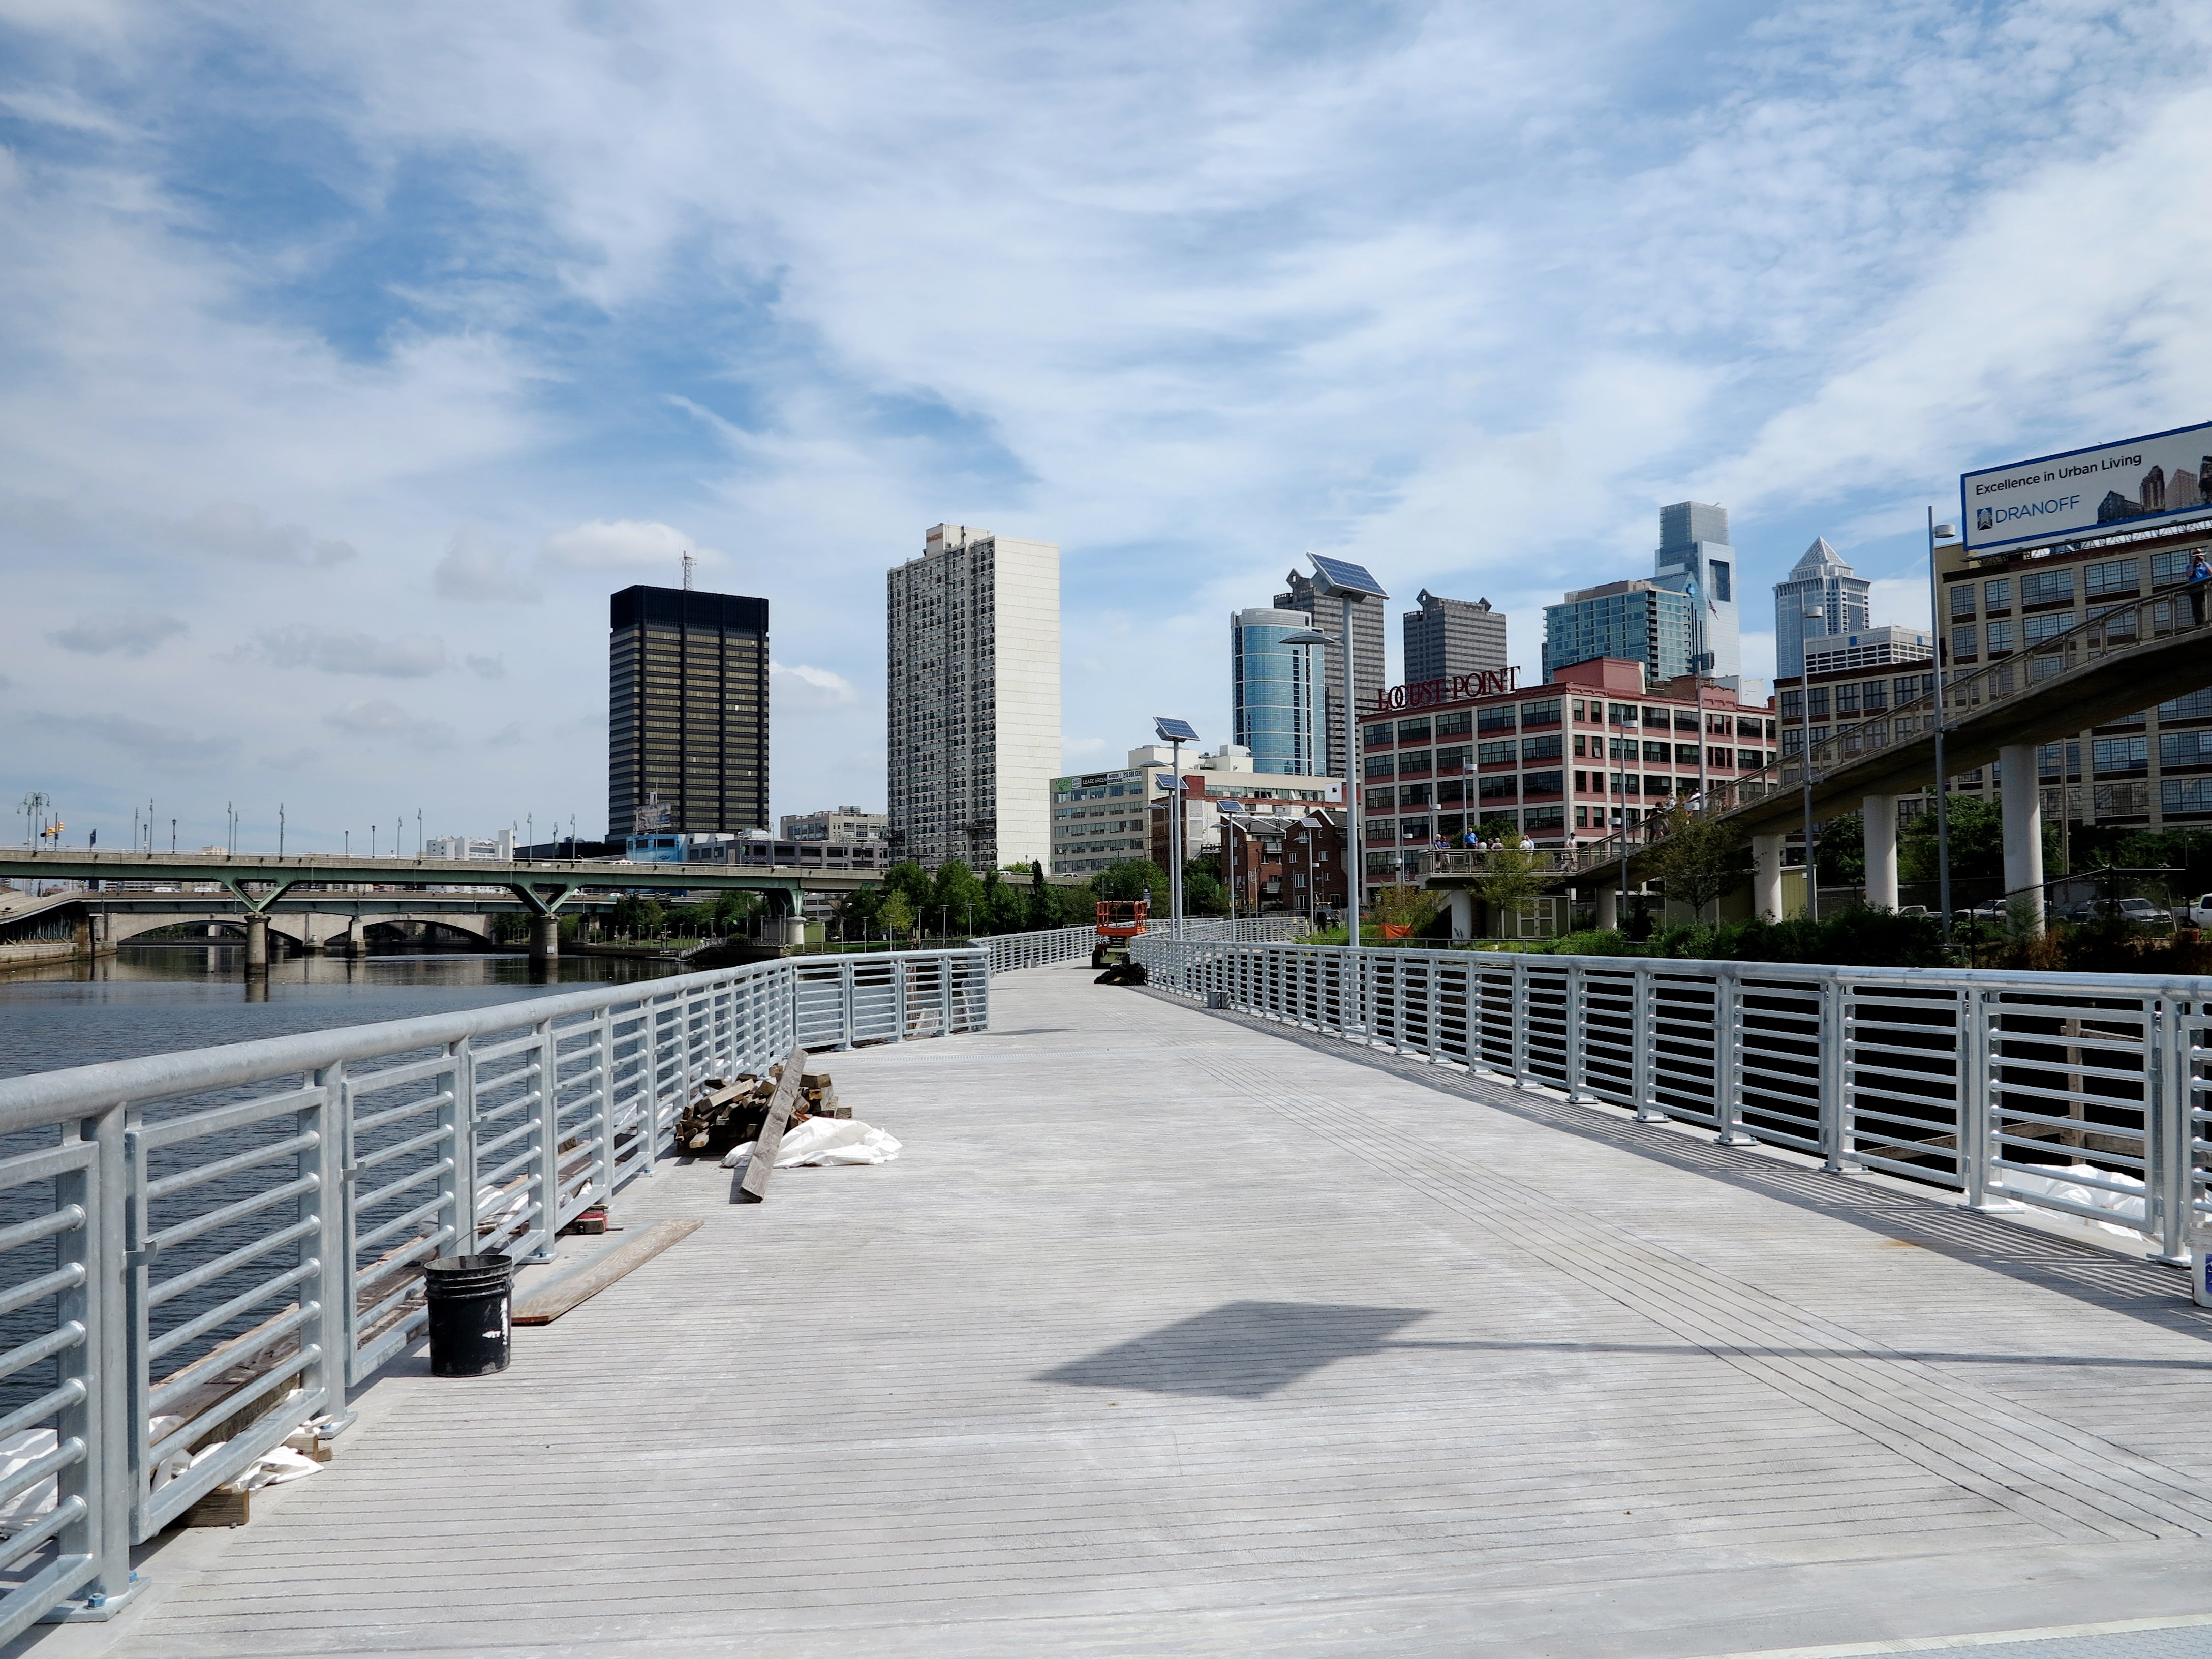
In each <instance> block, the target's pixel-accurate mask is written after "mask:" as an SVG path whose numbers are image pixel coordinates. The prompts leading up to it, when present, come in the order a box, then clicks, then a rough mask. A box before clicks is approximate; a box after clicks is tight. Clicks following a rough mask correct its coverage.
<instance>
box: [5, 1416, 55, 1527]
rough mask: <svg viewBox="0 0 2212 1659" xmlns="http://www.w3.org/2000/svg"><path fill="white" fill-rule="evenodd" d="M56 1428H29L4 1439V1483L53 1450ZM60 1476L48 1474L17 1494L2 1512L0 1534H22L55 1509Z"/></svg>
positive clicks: (10, 1499)
mask: <svg viewBox="0 0 2212 1659" xmlns="http://www.w3.org/2000/svg"><path fill="white" fill-rule="evenodd" d="M55 1444H56V1442H55V1439H54V1431H52V1429H26V1430H24V1431H22V1433H21V1434H11V1435H9V1437H7V1438H6V1439H5V1440H0V1480H9V1479H10V1478H12V1477H13V1476H14V1475H15V1474H16V1472H17V1471H18V1470H21V1469H25V1468H29V1467H30V1466H31V1465H32V1464H33V1463H35V1462H38V1461H39V1460H40V1458H41V1457H44V1456H45V1455H46V1454H47V1453H48V1452H51V1451H52V1450H53V1449H54V1446H55ZM56 1480H57V1477H55V1476H53V1475H51V1474H50V1475H48V1476H47V1477H46V1479H45V1480H40V1481H37V1482H34V1483H33V1484H32V1485H31V1486H27V1487H25V1488H24V1489H23V1490H22V1491H21V1492H17V1493H16V1494H15V1497H13V1498H9V1500H8V1506H7V1507H6V1508H5V1509H0V1534H5V1533H14V1532H20V1531H21V1530H22V1529H23V1528H25V1527H27V1526H29V1525H30V1524H31V1522H33V1521H35V1520H37V1519H38V1518H39V1517H40V1516H42V1515H44V1514H46V1511H47V1510H51V1509H52V1508H53V1506H54V1502H55V1498H56V1495H57V1492H56Z"/></svg>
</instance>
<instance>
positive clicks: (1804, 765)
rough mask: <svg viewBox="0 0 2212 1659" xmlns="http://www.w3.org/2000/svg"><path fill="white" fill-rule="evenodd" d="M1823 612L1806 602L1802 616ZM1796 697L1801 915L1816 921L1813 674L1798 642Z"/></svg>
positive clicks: (1815, 617)
mask: <svg viewBox="0 0 2212 1659" xmlns="http://www.w3.org/2000/svg"><path fill="white" fill-rule="evenodd" d="M1826 614H1827V613H1826V611H1823V610H1822V609H1821V608H1820V606H1819V605H1810V606H1808V607H1807V609H1806V611H1805V620H1806V621H1808V622H1819V621H1820V620H1821V619H1822V618H1823V617H1826ZM1823 631H1824V632H1825V630H1823ZM1797 633H1798V637H1799V638H1800V639H1804V638H1808V637H1810V636H1809V635H1807V634H1806V632H1805V630H1804V629H1802V628H1800V629H1798V630H1797ZM1797 699H1798V702H1799V703H1800V704H1801V705H1802V710H1803V713H1802V717H1801V718H1800V719H1799V720H1798V722H1797V726H1798V730H1800V731H1801V732H1803V733H1804V734H1805V746H1804V750H1803V751H1802V753H1801V754H1800V755H1799V756H1798V757H1797V772H1798V781H1799V782H1800V783H1802V785H1803V786H1804V793H1805V919H1806V920H1807V921H1820V866H1819V864H1818V863H1816V862H1815V861H1814V855H1813V676H1812V674H1811V673H1810V672H1809V671H1808V670H1807V668H1806V666H1805V654H1804V648H1803V647H1802V646H1800V647H1798V653H1797Z"/></svg>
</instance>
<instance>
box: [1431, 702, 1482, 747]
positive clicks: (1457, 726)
mask: <svg viewBox="0 0 2212 1659" xmlns="http://www.w3.org/2000/svg"><path fill="white" fill-rule="evenodd" d="M1472 731H1474V715H1473V714H1469V713H1468V711H1467V710H1466V709H1464V708H1462V709H1461V710H1460V711H1459V712H1458V713H1457V714H1439V715H1437V742H1438V743H1442V742H1443V740H1444V739H1445V738H1463V737H1465V736H1467V735H1468V732H1472Z"/></svg>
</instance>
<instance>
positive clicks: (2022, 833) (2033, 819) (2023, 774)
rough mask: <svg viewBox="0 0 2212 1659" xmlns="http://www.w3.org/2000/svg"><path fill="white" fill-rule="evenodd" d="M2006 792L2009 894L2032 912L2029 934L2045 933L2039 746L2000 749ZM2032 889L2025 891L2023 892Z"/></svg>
mask: <svg viewBox="0 0 2212 1659" xmlns="http://www.w3.org/2000/svg"><path fill="white" fill-rule="evenodd" d="M1997 768H1998V771H1999V773H2000V775H2001V777H2002V787H2003V791H2004V878H2005V891H2006V892H2007V893H2008V894H2011V895H2014V896H2015V897H2014V901H2013V902H2017V903H2020V904H2021V906H2022V908H2023V909H2024V910H2026V911H2027V912H2028V913H2029V915H2027V918H2026V919H2027V922H2028V929H2027V931H2028V932H2029V933H2042V932H2043V794H2042V791H2041V790H2039V788H2038V787H2036V781H2035V745H2034V744H2028V743H2014V744H2006V745H2005V746H2004V747H2003V748H2002V749H2000V750H1997ZM2023 888H2025V889H2029V891H2026V892H2023V891H2022V889H2023Z"/></svg>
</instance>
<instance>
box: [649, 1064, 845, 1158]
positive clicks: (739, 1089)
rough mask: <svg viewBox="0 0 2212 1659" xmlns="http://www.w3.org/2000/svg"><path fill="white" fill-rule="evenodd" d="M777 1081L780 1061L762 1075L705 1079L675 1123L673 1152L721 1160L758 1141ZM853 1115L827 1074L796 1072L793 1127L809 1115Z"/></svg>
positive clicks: (779, 1074)
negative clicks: (797, 1086)
mask: <svg viewBox="0 0 2212 1659" xmlns="http://www.w3.org/2000/svg"><path fill="white" fill-rule="evenodd" d="M782 1080H783V1062H781V1060H779V1061H777V1062H776V1064H775V1065H773V1066H769V1068H768V1071H767V1073H765V1074H762V1075H756V1074H753V1073H746V1074H744V1075H742V1076H739V1077H736V1078H732V1079H727V1080H725V1079H721V1078H708V1079H707V1080H706V1082H704V1083H703V1084H702V1085H700V1092H699V1095H698V1097H697V1098H696V1099H695V1100H694V1101H693V1102H692V1103H690V1105H689V1106H687V1107H685V1108H684V1115H683V1116H682V1117H681V1118H680V1119H678V1121H677V1125H676V1145H677V1147H678V1150H679V1151H682V1152H691V1153H696V1154H697V1155H698V1156H701V1157H703V1158H720V1157H721V1156H722V1155H723V1154H725V1153H726V1152H728V1151H729V1150H730V1148H732V1146H742V1145H744V1143H745V1142H747V1141H750V1140H757V1139H759V1138H760V1132H761V1127H762V1125H763V1122H764V1121H766V1119H767V1117H768V1109H769V1102H770V1101H772V1100H773V1099H774V1098H775V1087H776V1085H777V1084H778V1083H780V1082H781V1081H782ZM852 1115H853V1109H852V1108H851V1107H849V1106H841V1105H839V1104H838V1103H837V1091H836V1087H835V1085H832V1083H831V1082H830V1079H829V1073H827V1072H824V1071H818V1070H814V1069H811V1068H808V1067H805V1066H802V1067H801V1068H800V1071H799V1089H798V1093H797V1095H796V1096H795V1097H794V1098H793V1102H792V1108H791V1121H793V1123H799V1122H803V1121H805V1120H806V1119H808V1118H811V1117H834V1118H849V1117H851V1116H852Z"/></svg>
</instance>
